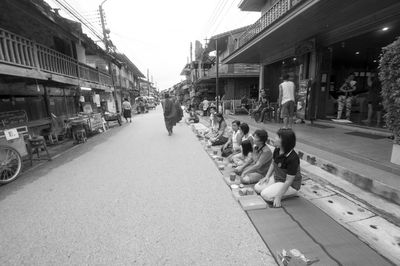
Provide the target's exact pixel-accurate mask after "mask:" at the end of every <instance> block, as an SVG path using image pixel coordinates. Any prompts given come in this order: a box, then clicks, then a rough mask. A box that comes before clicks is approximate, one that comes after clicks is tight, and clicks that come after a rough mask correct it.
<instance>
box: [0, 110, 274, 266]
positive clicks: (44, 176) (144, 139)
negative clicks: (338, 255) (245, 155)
mask: <svg viewBox="0 0 400 266" xmlns="http://www.w3.org/2000/svg"><path fill="white" fill-rule="evenodd" d="M174 132H175V134H174V135H173V136H172V137H168V135H167V132H166V130H165V127H164V122H163V119H162V113H161V110H160V108H159V109H158V110H156V111H151V112H150V113H149V114H145V115H138V116H135V117H134V122H133V123H132V124H128V125H124V126H123V127H120V128H114V129H112V130H110V131H108V132H106V133H103V134H101V135H98V136H96V137H94V138H91V139H90V140H89V141H88V142H87V143H86V144H83V145H80V146H78V147H77V148H75V149H73V150H72V151H68V152H66V153H65V154H63V155H62V156H60V157H58V158H57V159H55V160H53V161H52V162H49V163H46V164H45V165H43V166H41V167H39V168H37V169H35V170H33V171H30V172H28V173H26V174H24V175H22V176H21V177H20V178H19V179H17V180H16V181H15V182H13V183H11V184H8V185H6V186H2V187H0V265H275V262H274V260H273V259H272V257H271V255H270V253H269V251H268V249H267V248H266V246H265V245H264V243H263V242H262V240H261V238H260V237H259V235H258V234H257V232H256V230H255V229H254V227H253V226H252V224H251V222H250V221H249V219H248V217H247V216H246V214H245V213H244V212H243V211H242V209H241V208H240V207H239V205H238V204H237V203H236V202H235V201H234V199H233V198H232V196H231V193H230V191H229V188H228V187H227V186H226V185H225V184H224V182H223V180H222V178H221V176H220V173H219V171H218V170H217V169H216V167H215V165H214V163H213V162H212V161H211V159H210V158H209V157H208V155H207V154H206V153H205V151H204V150H203V149H202V147H201V145H200V143H199V142H198V141H197V140H196V139H195V137H194V135H193V133H192V132H191V130H190V128H189V127H187V126H186V125H185V124H183V123H181V124H180V125H178V126H177V127H176V128H175V130H174Z"/></svg>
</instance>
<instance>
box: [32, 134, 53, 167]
mask: <svg viewBox="0 0 400 266" xmlns="http://www.w3.org/2000/svg"><path fill="white" fill-rule="evenodd" d="M28 147H29V159H30V161H31V166H32V165H33V154H34V153H36V154H37V160H42V159H41V158H40V150H41V149H44V151H45V152H46V154H47V160H48V161H51V157H50V153H49V151H48V150H47V145H46V140H45V139H44V137H42V136H36V137H33V138H32V139H28Z"/></svg>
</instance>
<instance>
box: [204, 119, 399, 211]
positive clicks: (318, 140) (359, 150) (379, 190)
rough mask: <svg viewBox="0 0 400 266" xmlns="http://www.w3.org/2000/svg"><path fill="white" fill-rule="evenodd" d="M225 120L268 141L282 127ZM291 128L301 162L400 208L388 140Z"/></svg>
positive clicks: (338, 130) (319, 127) (324, 128)
mask: <svg viewBox="0 0 400 266" xmlns="http://www.w3.org/2000/svg"><path fill="white" fill-rule="evenodd" d="M202 118H203V117H202ZM225 118H226V120H227V122H228V123H231V122H232V121H233V120H239V121H241V122H242V123H243V122H245V123H247V124H249V126H250V128H251V130H252V131H254V130H255V129H257V128H262V129H265V130H266V131H268V133H269V135H270V139H272V140H273V139H275V138H276V132H277V131H278V130H279V128H281V127H282V124H278V123H256V122H255V121H254V119H252V118H251V117H250V116H248V115H226V116H225ZM203 119H204V118H203ZM293 128H294V130H295V132H296V136H297V145H296V149H297V150H298V151H299V155H300V156H301V157H302V159H303V160H306V161H308V162H309V163H310V164H313V165H317V166H319V167H321V168H322V169H324V170H326V171H328V172H330V173H332V174H334V175H337V176H340V177H341V178H343V179H345V180H347V181H349V182H351V183H353V184H354V185H356V186H358V187H360V188H362V189H364V190H366V191H369V192H373V193H375V194H377V195H379V196H381V197H384V198H385V199H387V200H390V201H392V202H395V203H397V204H400V179H399V176H400V166H398V165H395V164H392V163H390V155H391V154H390V153H391V149H392V140H390V139H389V138H386V137H384V136H374V135H371V134H362V133H361V135H363V136H360V133H359V132H357V131H356V130H353V131H352V130H349V129H345V128H342V127H339V126H335V125H329V124H328V125H326V124H325V125H323V124H316V125H310V124H296V125H294V127H293Z"/></svg>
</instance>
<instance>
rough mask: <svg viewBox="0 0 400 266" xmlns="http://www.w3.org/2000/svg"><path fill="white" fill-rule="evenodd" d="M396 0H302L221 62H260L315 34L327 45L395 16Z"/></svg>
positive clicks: (369, 28) (367, 29)
mask: <svg viewBox="0 0 400 266" xmlns="http://www.w3.org/2000/svg"><path fill="white" fill-rule="evenodd" d="M399 10H400V2H399V1H398V0H379V1H376V0H352V1H345V0H339V1H338V0H324V1H322V0H303V1H301V2H300V3H299V4H298V5H296V6H295V7H294V8H293V9H292V10H290V11H289V12H288V13H286V14H285V15H283V16H282V17H281V18H279V19H277V21H275V22H274V23H272V24H271V25H269V26H267V27H266V28H264V29H262V30H260V33H258V34H257V35H256V36H255V37H254V38H253V39H251V40H250V41H249V42H247V43H246V44H244V45H243V46H242V47H240V48H239V49H237V50H235V51H234V52H233V53H231V54H230V55H229V56H228V57H226V58H225V59H224V60H223V63H225V64H227V63H229V64H232V63H261V62H266V61H270V60H271V59H272V58H278V57H280V58H282V56H280V55H285V53H287V54H290V53H292V54H293V53H294V47H295V46H296V44H298V43H301V42H302V41H304V40H307V39H310V38H312V37H315V36H317V38H318V40H320V41H321V42H322V43H323V44H326V45H329V44H331V43H333V42H338V41H341V40H344V39H346V38H350V37H353V36H356V35H359V34H362V33H365V32H368V31H371V30H373V28H372V27H381V26H383V24H384V23H385V21H386V20H389V19H391V18H393V17H396V16H399Z"/></svg>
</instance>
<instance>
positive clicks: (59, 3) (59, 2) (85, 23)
mask: <svg viewBox="0 0 400 266" xmlns="http://www.w3.org/2000/svg"><path fill="white" fill-rule="evenodd" d="M53 1H55V2H56V3H57V4H58V5H59V6H60V7H62V8H63V9H64V10H65V11H67V12H68V13H70V14H71V15H72V16H73V17H74V18H75V19H77V20H78V21H79V22H80V23H82V25H84V26H85V27H86V28H87V29H89V31H91V32H92V34H94V36H95V37H96V38H98V39H100V40H103V37H102V36H101V34H99V33H98V32H97V31H96V30H95V29H94V28H93V27H91V26H89V25H88V24H87V22H85V21H84V20H85V19H82V18H80V16H79V15H80V14H79V13H75V12H74V11H73V10H71V9H70V8H68V6H67V5H66V4H65V3H63V2H61V0H53Z"/></svg>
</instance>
